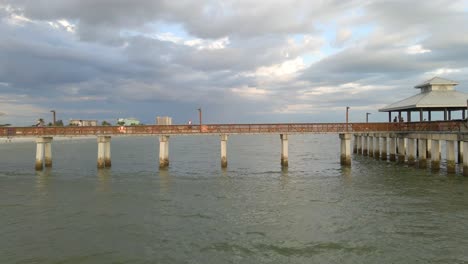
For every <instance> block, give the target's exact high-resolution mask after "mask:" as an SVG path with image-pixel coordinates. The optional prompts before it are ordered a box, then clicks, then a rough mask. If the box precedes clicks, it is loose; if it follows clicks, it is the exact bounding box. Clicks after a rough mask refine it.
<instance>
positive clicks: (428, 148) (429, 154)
mask: <svg viewBox="0 0 468 264" xmlns="http://www.w3.org/2000/svg"><path fill="white" fill-rule="evenodd" d="M426 156H427V158H428V159H430V158H432V141H431V139H427V143H426Z"/></svg>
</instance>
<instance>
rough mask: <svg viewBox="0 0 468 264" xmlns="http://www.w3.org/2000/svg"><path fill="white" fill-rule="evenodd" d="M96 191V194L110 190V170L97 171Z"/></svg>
mask: <svg viewBox="0 0 468 264" xmlns="http://www.w3.org/2000/svg"><path fill="white" fill-rule="evenodd" d="M97 179H98V185H97V191H98V192H101V193H103V192H109V191H110V190H111V187H110V181H111V169H110V168H103V169H98V170H97Z"/></svg>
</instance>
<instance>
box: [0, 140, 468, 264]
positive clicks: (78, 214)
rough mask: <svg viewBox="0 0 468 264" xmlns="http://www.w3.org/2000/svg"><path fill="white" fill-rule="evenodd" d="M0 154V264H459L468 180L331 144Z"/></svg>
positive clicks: (183, 144)
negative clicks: (104, 165) (164, 154)
mask: <svg viewBox="0 0 468 264" xmlns="http://www.w3.org/2000/svg"><path fill="white" fill-rule="evenodd" d="M52 148H53V162H54V164H53V168H51V169H47V170H44V171H41V172H35V171H34V158H35V143H33V142H22V143H7V144H0V263H468V251H467V249H468V178H465V177H463V176H461V175H460V174H453V175H447V174H446V173H445V170H444V169H442V170H441V171H440V172H437V173H434V172H431V171H430V169H427V170H422V169H418V168H415V167H408V166H407V165H402V164H396V163H393V162H387V161H377V160H374V159H372V158H368V157H362V156H356V155H355V156H353V158H352V167H351V168H345V167H341V166H340V164H339V155H340V153H339V139H338V136H337V135H290V136H289V168H288V169H282V168H281V166H280V140H279V135H271V136H265V135H262V136H230V137H229V140H228V163H229V164H228V168H227V169H221V167H220V158H219V153H220V150H219V149H220V142H219V137H218V136H179V137H171V138H170V167H169V168H168V169H167V170H159V168H158V153H159V151H158V148H159V144H158V139H157V138H156V137H122V138H113V139H112V168H110V169H105V170H98V169H97V168H96V156H97V143H96V140H95V139H74V140H61V141H59V140H56V141H54V142H53V147H52Z"/></svg>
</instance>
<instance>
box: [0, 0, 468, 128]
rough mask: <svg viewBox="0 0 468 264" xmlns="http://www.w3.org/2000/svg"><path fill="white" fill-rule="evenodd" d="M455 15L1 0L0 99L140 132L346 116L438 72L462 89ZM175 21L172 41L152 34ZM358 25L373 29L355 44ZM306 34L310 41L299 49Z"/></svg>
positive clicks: (367, 5) (447, 11)
mask: <svg viewBox="0 0 468 264" xmlns="http://www.w3.org/2000/svg"><path fill="white" fill-rule="evenodd" d="M467 6H468V5H467V2H466V1H424V2H423V1H417V2H411V6H409V3H408V2H407V1H391V2H389V1H326V2H324V1H321V2H318V1H305V0H304V1H302V0H300V1H286V0H283V1H279V0H278V1H276V0H275V1H268V2H266V1H265V2H263V1H169V0H167V1H146V0H135V1H123V0H118V1H116V0H112V1H110V0H100V1H95V0H93V1H91V0H67V1H65V0H47V1H45V0H44V1H43V0H37V1H27V0H14V1H13V0H0V18H1V22H0V33H1V35H2V41H0V98H4V100H7V101H8V107H13V106H15V107H16V108H17V109H18V111H23V112H27V111H29V112H37V113H47V112H48V109H49V108H50V107H54V108H57V109H59V110H62V113H63V114H64V115H67V116H68V117H77V116H83V118H84V117H90V118H100V117H102V118H111V117H112V118H114V117H116V116H117V115H133V116H136V117H140V118H142V119H143V120H144V122H150V121H151V122H153V119H154V116H155V115H162V114H167V115H171V116H173V117H174V118H175V120H177V121H178V122H185V120H186V119H187V118H192V119H193V118H194V117H192V116H191V115H192V114H193V113H195V114H196V111H195V110H196V109H197V108H198V107H200V106H203V108H204V109H205V108H206V111H207V112H206V117H207V118H208V119H207V120H212V121H213V122H228V121H229V122H239V121H240V120H247V121H252V122H253V121H259V120H264V121H268V120H271V121H273V120H274V121H281V120H283V121H284V120H287V121H290V120H293V119H294V120H301V121H305V120H310V115H319V116H320V115H323V113H316V112H314V111H315V110H314V109H315V108H314V106H316V107H324V108H327V109H330V111H331V112H333V111H335V110H333V109H338V110H336V111H342V107H343V106H344V105H351V106H352V107H353V109H354V110H355V111H356V112H354V113H358V112H359V111H368V109H369V107H374V108H376V105H384V104H386V103H390V102H391V101H393V100H399V99H401V98H400V97H404V96H406V95H408V96H409V95H411V94H413V93H414V92H415V91H414V89H412V86H413V85H415V84H417V83H419V82H420V81H423V80H424V78H430V77H432V76H430V75H431V74H435V73H436V72H440V73H441V74H442V75H443V76H442V77H447V78H453V79H455V80H458V81H460V82H461V83H462V82H463V81H465V80H466V79H468V78H467V77H466V76H467V75H466V73H467V71H468V69H467V68H468V67H467V63H468V61H467V60H468V59H467V58H468V49H466V47H467V46H468V45H467V44H468V38H467V36H468V32H467V31H468V29H466V27H465V25H466V24H468V21H467V15H466V14H467V13H466V10H467V9H466V8H467ZM18 16H19V17H18ZM60 20H64V21H65V22H63V23H62V22H60ZM49 23H50V24H49ZM61 23H62V24H61ZM66 23H70V24H71V25H70V26H68V24H66ZM174 25H176V26H177V27H176V28H177V29H175V31H176V32H172V33H174V37H175V38H180V39H178V40H177V39H176V40H174V39H172V40H171V39H170V38H161V36H159V35H158V34H160V33H164V32H168V31H171V30H172V29H171V26H174ZM363 25H371V27H372V30H370V31H371V32H370V33H368V34H367V35H364V36H361V37H355V36H354V35H353V34H355V33H356V32H359V30H360V27H361V26H363ZM67 30H68V31H71V32H67ZM334 30H336V31H337V32H349V34H347V35H346V36H345V37H346V38H345V39H344V41H343V42H342V43H341V44H340V45H339V48H340V51H339V52H336V53H332V54H329V53H327V51H324V50H323V49H322V48H323V47H324V46H325V47H326V46H327V45H329V46H333V45H335V44H333V43H334V42H336V38H333V39H327V38H329V36H330V35H338V33H337V32H333V31H334ZM177 31H180V32H177ZM187 34H188V36H187ZM180 35H183V37H180ZM304 35H307V37H308V38H310V41H308V42H301V41H300V39H301V38H302V37H304ZM220 39H221V40H222V41H221V40H220ZM292 39H293V40H294V41H293V40H292ZM188 40H189V41H190V42H187V41H188ZM216 41H218V42H219V43H217V44H216V45H217V46H210V45H213V44H214V43H215V42H216ZM223 41H224V42H223ZM295 41H298V42H295ZM327 41H328V43H327ZM331 42H333V43H331ZM200 43H201V44H200ZM335 46H336V45H335ZM320 49H322V59H321V60H319V61H317V62H314V63H312V64H311V65H310V66H309V67H308V68H306V69H304V70H303V71H302V72H301V74H297V75H295V74H291V75H287V74H286V75H284V72H288V71H290V70H291V68H290V67H292V66H291V65H289V66H288V65H283V64H282V63H284V62H286V61H287V60H294V59H296V58H298V57H301V56H304V55H305V54H308V55H309V56H312V57H314V56H316V55H317V54H318V51H319V50H320ZM311 54H312V55H311ZM288 67H289V68H288ZM261 68H262V69H263V73H262V74H263V75H262V74H260V75H258V74H257V71H258V70H259V69H261ZM298 69H302V68H301V67H298ZM293 72H294V70H293ZM265 73H266V74H265ZM282 74H283V75H282ZM466 81H467V82H468V80H466ZM462 84H463V83H462ZM467 85H468V83H467V84H465V86H467ZM460 86H462V85H460ZM10 97H13V98H16V99H15V101H14V102H13V101H11V100H9V99H8V98H10ZM2 100H3V99H2ZM5 102H6V101H5ZM288 107H289V108H288ZM285 109H286V110H285ZM359 109H361V110H359ZM2 111H4V110H3V109H1V108H0V112H2ZM301 111H302V112H301ZM282 113H286V114H285V115H283V114H282ZM30 116H31V118H33V116H34V113H33V114H30ZM331 116H333V114H331V115H323V117H322V118H320V117H315V119H314V120H319V119H322V120H323V119H326V118H329V117H331ZM3 118H4V117H3Z"/></svg>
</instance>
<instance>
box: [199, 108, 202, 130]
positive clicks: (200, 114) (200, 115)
mask: <svg viewBox="0 0 468 264" xmlns="http://www.w3.org/2000/svg"><path fill="white" fill-rule="evenodd" d="M198 116H199V119H200V127H201V125H202V110H201V107H200V108H198Z"/></svg>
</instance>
